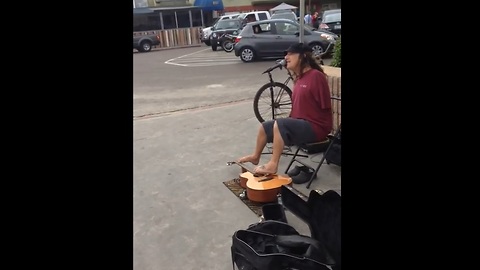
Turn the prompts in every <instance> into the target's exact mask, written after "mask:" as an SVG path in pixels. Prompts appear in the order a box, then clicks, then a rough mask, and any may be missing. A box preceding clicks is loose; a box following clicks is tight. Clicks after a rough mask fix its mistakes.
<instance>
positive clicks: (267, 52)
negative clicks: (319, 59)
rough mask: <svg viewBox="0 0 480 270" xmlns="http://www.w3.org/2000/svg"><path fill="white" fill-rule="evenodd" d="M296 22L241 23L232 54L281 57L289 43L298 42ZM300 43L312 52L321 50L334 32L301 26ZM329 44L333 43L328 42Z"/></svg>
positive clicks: (247, 59) (252, 58) (248, 58)
mask: <svg viewBox="0 0 480 270" xmlns="http://www.w3.org/2000/svg"><path fill="white" fill-rule="evenodd" d="M299 29H300V24H299V23H297V22H294V21H292V20H288V19H270V20H264V21H259V22H252V23H248V24H247V25H245V27H244V28H243V29H242V31H241V32H240V34H239V35H238V36H237V39H236V40H235V45H234V46H235V47H234V48H235V56H238V57H240V59H241V60H242V61H243V62H252V61H255V60H258V59H261V58H282V57H284V51H285V50H286V49H287V48H288V47H290V45H292V44H294V43H297V42H299V35H300V31H299ZM303 33H304V35H303V37H304V41H303V42H304V43H305V44H307V45H309V46H310V47H312V49H313V53H314V55H315V56H318V55H320V54H322V53H323V52H324V51H325V49H326V48H327V47H328V45H329V44H330V43H335V41H336V39H338V36H337V35H336V34H334V33H331V32H328V31H312V30H310V29H309V28H308V27H305V26H304V32H303ZM331 48H333V46H331Z"/></svg>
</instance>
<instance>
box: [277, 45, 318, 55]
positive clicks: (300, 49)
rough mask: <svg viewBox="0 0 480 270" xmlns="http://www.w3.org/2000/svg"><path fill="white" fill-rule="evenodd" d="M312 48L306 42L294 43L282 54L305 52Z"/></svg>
mask: <svg viewBox="0 0 480 270" xmlns="http://www.w3.org/2000/svg"><path fill="white" fill-rule="evenodd" d="M311 51H312V48H311V47H310V46H308V45H306V44H303V43H295V44H292V45H291V46H290V47H288V49H287V50H286V51H284V52H283V53H284V55H287V53H289V52H291V53H305V52H311Z"/></svg>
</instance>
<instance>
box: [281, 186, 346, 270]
mask: <svg viewBox="0 0 480 270" xmlns="http://www.w3.org/2000/svg"><path fill="white" fill-rule="evenodd" d="M280 193H281V195H282V202H283V205H284V206H285V207H286V208H287V209H288V210H290V212H291V213H293V214H294V215H295V216H297V217H299V218H300V219H302V220H303V221H304V222H305V223H307V225H308V227H309V228H310V232H311V233H310V235H311V237H312V238H314V239H316V240H318V241H320V242H321V243H322V244H324V246H325V247H326V248H327V251H328V253H329V254H330V255H331V256H332V258H333V260H334V261H335V265H334V266H333V269H334V270H341V268H342V266H341V262H342V257H341V249H342V247H341V237H342V236H341V227H342V224H341V200H342V198H341V196H340V194H338V193H337V192H336V191H334V190H327V191H326V192H325V193H323V194H320V193H319V192H317V191H315V190H312V191H310V194H309V196H308V199H307V200H306V201H305V200H304V199H302V198H301V197H300V196H298V195H297V194H296V192H294V190H292V189H291V188H289V187H288V186H282V187H281V189H280Z"/></svg>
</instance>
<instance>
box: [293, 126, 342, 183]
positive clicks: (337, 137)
mask: <svg viewBox="0 0 480 270" xmlns="http://www.w3.org/2000/svg"><path fill="white" fill-rule="evenodd" d="M341 130H342V126H341V124H339V125H338V128H337V130H336V131H335V133H334V135H333V136H332V137H331V138H330V142H329V144H328V147H327V149H326V150H325V152H324V153H323V157H322V159H321V160H320V162H319V163H318V165H317V167H316V168H313V167H312V166H310V165H308V164H306V163H305V162H303V161H301V160H299V159H297V158H298V157H304V155H299V152H300V150H302V149H308V148H311V147H314V146H315V145H316V144H319V143H321V142H316V143H311V144H306V145H299V146H297V150H296V151H295V153H294V154H293V157H292V159H291V160H290V163H289V164H288V166H287V169H286V170H285V173H288V170H289V169H290V167H291V166H292V164H293V162H298V163H300V164H302V165H303V166H306V167H308V168H310V169H312V170H313V173H312V176H311V177H310V180H309V181H308V184H307V188H310V185H311V184H312V181H313V179H315V178H316V177H317V173H318V170H319V169H320V167H321V166H322V164H323V162H324V161H325V160H326V161H327V164H329V163H334V164H335V165H338V166H341V163H340V161H339V160H337V159H335V160H330V159H329V155H330V154H331V153H333V151H339V149H338V147H336V146H339V145H341ZM307 154H316V153H315V152H313V153H307ZM336 154H340V153H336Z"/></svg>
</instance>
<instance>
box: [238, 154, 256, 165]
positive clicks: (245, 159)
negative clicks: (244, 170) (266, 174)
mask: <svg viewBox="0 0 480 270" xmlns="http://www.w3.org/2000/svg"><path fill="white" fill-rule="evenodd" d="M259 161H260V157H255V156H254V155H249V156H244V157H241V158H239V159H238V160H237V162H238V163H245V162H250V163H252V164H253V165H258V162H259Z"/></svg>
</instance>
